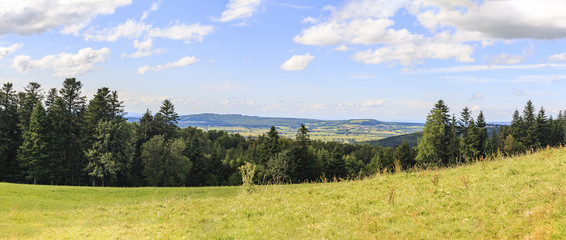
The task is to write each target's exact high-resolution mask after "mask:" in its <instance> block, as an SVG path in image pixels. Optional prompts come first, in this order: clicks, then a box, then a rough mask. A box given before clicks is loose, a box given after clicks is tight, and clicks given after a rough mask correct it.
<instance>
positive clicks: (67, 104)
mask: <svg viewBox="0 0 566 240" xmlns="http://www.w3.org/2000/svg"><path fill="white" fill-rule="evenodd" d="M82 86H83V85H82V83H81V82H80V81H77V80H76V79H75V78H67V79H65V81H64V82H63V88H61V89H60V90H59V94H60V97H61V99H62V100H63V101H62V102H63V111H64V115H63V121H64V124H65V126H63V128H64V129H65V130H66V133H65V136H64V141H65V145H64V163H65V167H66V170H67V173H68V174H67V176H66V178H67V179H66V182H67V183H68V184H71V185H75V184H79V185H80V180H81V178H82V177H83V176H84V175H83V173H84V171H83V170H84V168H85V166H86V162H85V161H84V157H83V156H84V155H83V149H82V147H81V141H80V140H81V125H82V121H83V114H84V112H85V103H86V97H85V96H81V88H82Z"/></svg>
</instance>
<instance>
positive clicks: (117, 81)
mask: <svg viewBox="0 0 566 240" xmlns="http://www.w3.org/2000/svg"><path fill="white" fill-rule="evenodd" d="M0 4H1V5H2V6H3V7H2V10H0V22H2V26H0V80H1V82H12V83H14V85H15V87H16V89H18V90H22V89H23V88H24V87H25V85H27V83H28V82H30V81H36V82H39V83H40V84H42V86H43V88H44V89H45V90H47V89H49V88H52V87H56V88H59V87H60V86H61V83H62V81H63V80H64V78H67V77H76V78H77V79H78V80H80V81H81V82H82V83H83V85H84V88H83V93H84V94H85V95H87V96H88V97H89V98H91V97H92V95H93V94H94V93H95V92H96V89H97V88H100V87H103V86H105V87H109V88H111V89H112V90H117V91H118V93H119V94H120V98H121V99H122V100H124V102H125V106H126V111H128V112H130V113H140V112H144V111H145V110H146V109H150V110H152V111H153V112H155V111H157V110H158V108H159V105H160V104H161V101H163V100H164V99H170V100H172V101H173V103H174V104H175V107H176V110H177V112H178V113H179V114H193V113H239V114H246V115H258V116H285V117H308V118H319V119H353V118H373V119H378V120H386V121H413V122H414V121H417V122H424V120H425V118H426V115H427V113H428V112H429V110H430V109H431V108H432V106H433V105H434V103H435V102H436V101H437V100H438V99H443V100H444V101H445V102H446V103H447V104H448V106H449V107H450V108H451V109H452V111H453V113H456V114H459V112H460V111H461V109H462V108H463V107H465V106H468V107H469V108H470V109H472V111H473V113H474V115H475V114H477V113H479V110H482V111H483V112H484V114H485V115H486V119H487V120H488V121H492V122H494V121H509V120H510V119H511V116H512V113H513V111H514V110H515V109H522V108H523V106H524V105H525V103H526V102H527V100H529V99H531V100H532V101H533V102H534V104H535V106H537V108H539V107H541V106H542V107H544V108H545V110H546V112H547V113H550V114H553V115H554V116H556V114H557V113H558V111H560V110H565V109H566V104H565V102H564V101H563V99H564V96H565V94H564V92H565V90H566V85H565V84H566V74H565V73H564V70H565V69H566V44H565V43H566V42H565V38H566V13H564V11H563V10H564V9H566V1H562V0H539V1H532V0H497V1H496V0H491V1H489V0H483V1H472V0H395V1H392V0H349V1H298V0H213V1H196V0H183V1H173V0H162V1H159V0H156V1H131V0H88V1H87V0H75V1H64V0H21V1H9V0H0Z"/></svg>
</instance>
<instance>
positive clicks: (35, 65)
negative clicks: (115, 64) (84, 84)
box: [11, 48, 110, 77]
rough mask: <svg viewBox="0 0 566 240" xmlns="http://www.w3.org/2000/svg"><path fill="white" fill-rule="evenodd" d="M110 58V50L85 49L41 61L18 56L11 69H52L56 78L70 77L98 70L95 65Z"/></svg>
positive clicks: (19, 70)
mask: <svg viewBox="0 0 566 240" xmlns="http://www.w3.org/2000/svg"><path fill="white" fill-rule="evenodd" d="M109 56H110V49H109V48H101V49H99V50H94V49H92V48H83V49H81V50H79V52H78V53H77V54H72V53H65V52H62V53H59V54H58V55H47V56H45V57H43V58H42V59H40V60H32V59H31V57H30V56H25V55H18V56H16V57H14V59H13V61H12V65H11V67H12V68H14V69H16V71H18V72H20V73H27V72H29V71H32V70H36V69H40V70H46V69H51V70H53V72H54V75H55V76H58V77H70V76H78V75H82V74H84V73H86V72H89V71H92V70H94V69H96V68H95V67H94V66H93V64H95V63H99V62H106V59H107V58H108V57H109Z"/></svg>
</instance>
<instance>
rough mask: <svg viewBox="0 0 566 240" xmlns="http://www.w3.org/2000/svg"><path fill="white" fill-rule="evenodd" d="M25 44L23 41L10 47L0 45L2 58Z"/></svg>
mask: <svg viewBox="0 0 566 240" xmlns="http://www.w3.org/2000/svg"><path fill="white" fill-rule="evenodd" d="M22 46H23V45H22V44H21V43H16V44H12V45H11V46H8V47H0V59H2V58H4V57H5V56H6V55H8V54H11V53H13V52H15V51H16V50H18V49H20V48H21V47H22Z"/></svg>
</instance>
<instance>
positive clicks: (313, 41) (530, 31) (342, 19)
mask: <svg viewBox="0 0 566 240" xmlns="http://www.w3.org/2000/svg"><path fill="white" fill-rule="evenodd" d="M564 8H566V1H560V0H541V1H529V0H513V1H476V0H458V1H445V0H399V1H391V0H349V1H346V2H345V3H343V4H341V5H338V6H326V7H324V8H323V11H325V13H326V16H322V17H319V18H318V21H316V22H314V21H311V19H309V18H307V19H305V20H303V22H309V23H312V24H313V25H312V26H309V27H307V28H305V29H303V30H302V31H301V32H300V33H299V34H297V35H296V36H295V37H294V39H293V40H294V41H295V42H296V43H299V44H304V45H313V46H328V45H335V46H342V45H370V46H371V45H377V46H376V47H375V48H374V49H370V50H367V51H361V52H358V53H356V54H355V55H353V56H352V59H354V60H356V61H360V62H363V63H366V64H372V63H375V64H380V63H396V62H399V63H400V64H401V65H413V64H415V63H421V62H422V60H423V59H428V58H431V59H455V60H456V61H458V62H472V61H474V59H473V58H472V54H473V53H474V48H475V46H478V43H481V45H480V46H483V47H488V46H491V45H492V44H493V43H494V42H496V41H503V42H505V41H509V40H514V39H525V38H530V39H558V38H565V37H566V15H564V14H563V11H562V9H564ZM402 9H403V14H404V13H408V14H411V15H413V16H415V17H416V19H417V23H416V24H420V25H422V26H424V27H425V28H427V29H428V30H430V33H415V32H410V31H409V30H407V29H405V28H403V27H397V26H396V25H395V21H394V19H395V17H396V15H397V14H402V13H401V11H402ZM502 9H504V11H502ZM431 33H432V35H431ZM524 55H528V54H524ZM561 57H562V56H561V55H556V56H553V57H552V58H550V59H549V60H551V61H566V54H565V55H564V57H563V58H561ZM524 58H525V56H517V55H510V54H501V55H498V56H492V57H491V59H490V60H491V64H497V65H514V64H519V63H521V62H522V61H523V60H524ZM561 59H564V60H561Z"/></svg>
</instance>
